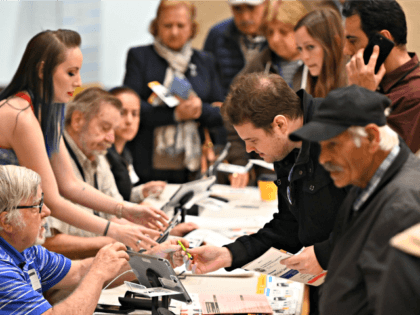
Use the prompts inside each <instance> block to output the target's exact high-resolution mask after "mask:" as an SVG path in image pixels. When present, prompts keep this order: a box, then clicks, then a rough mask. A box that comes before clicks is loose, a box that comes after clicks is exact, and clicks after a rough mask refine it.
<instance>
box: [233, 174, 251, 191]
mask: <svg viewBox="0 0 420 315" xmlns="http://www.w3.org/2000/svg"><path fill="white" fill-rule="evenodd" d="M229 181H230V186H232V187H233V188H244V187H246V185H248V182H249V173H233V174H230V175H229Z"/></svg>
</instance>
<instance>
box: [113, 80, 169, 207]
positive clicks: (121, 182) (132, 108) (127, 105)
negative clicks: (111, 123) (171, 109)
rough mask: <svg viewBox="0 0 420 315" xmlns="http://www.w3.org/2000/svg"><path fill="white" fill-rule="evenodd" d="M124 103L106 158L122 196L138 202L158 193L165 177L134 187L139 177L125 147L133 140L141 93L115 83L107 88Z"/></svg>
mask: <svg viewBox="0 0 420 315" xmlns="http://www.w3.org/2000/svg"><path fill="white" fill-rule="evenodd" d="M109 93H111V94H112V95H114V96H115V97H116V98H118V99H119V100H120V101H121V104H122V106H123V109H122V115H121V116H122V119H121V122H120V125H119V126H118V128H117V129H116V130H115V141H114V145H113V146H112V147H111V148H109V149H108V153H107V154H106V158H107V159H108V162H109V164H110V166H111V171H112V174H113V175H114V178H115V183H116V184H117V187H118V191H119V192H120V194H121V195H122V196H123V198H124V200H127V201H132V202H136V203H139V202H141V201H143V199H144V198H147V197H148V196H150V195H154V196H159V195H160V193H161V192H162V190H163V189H164V188H165V186H166V183H165V182H164V181H151V182H148V183H145V184H142V185H139V186H135V187H133V185H134V184H136V183H137V182H138V181H139V178H138V176H137V174H136V172H135V171H134V168H133V158H132V156H131V152H130V151H129V150H128V148H127V147H126V144H127V142H128V141H131V140H133V138H134V137H135V136H136V134H137V131H138V130H139V126H140V105H141V102H140V97H139V96H138V95H137V93H136V92H135V91H134V90H133V89H131V88H129V87H124V86H122V87H116V88H113V89H112V90H110V91H109Z"/></svg>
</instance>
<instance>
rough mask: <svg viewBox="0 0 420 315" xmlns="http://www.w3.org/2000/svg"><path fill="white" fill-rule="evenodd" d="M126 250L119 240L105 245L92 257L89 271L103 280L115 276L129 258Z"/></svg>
mask: <svg viewBox="0 0 420 315" xmlns="http://www.w3.org/2000/svg"><path fill="white" fill-rule="evenodd" d="M126 250H127V247H125V245H124V244H122V243H119V242H115V243H113V244H108V245H105V246H104V247H102V248H101V249H100V250H99V251H98V253H97V254H96V256H95V258H94V259H93V262H92V265H91V267H90V271H89V272H95V273H96V274H97V276H98V277H99V278H102V279H103V281H104V282H105V281H107V280H111V279H113V278H115V276H117V275H118V272H119V271H120V270H121V268H122V267H123V266H124V265H125V264H126V263H127V261H128V260H129V259H130V257H129V256H128V254H127V252H126Z"/></svg>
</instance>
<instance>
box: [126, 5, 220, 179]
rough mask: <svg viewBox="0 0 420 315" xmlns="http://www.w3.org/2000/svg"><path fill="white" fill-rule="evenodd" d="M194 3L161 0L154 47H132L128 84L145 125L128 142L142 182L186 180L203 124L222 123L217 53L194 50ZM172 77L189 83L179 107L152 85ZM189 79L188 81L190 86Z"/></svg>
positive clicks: (193, 169) (197, 156) (195, 163)
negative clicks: (136, 96)
mask: <svg viewBox="0 0 420 315" xmlns="http://www.w3.org/2000/svg"><path fill="white" fill-rule="evenodd" d="M195 14H196V9H195V6H194V4H193V3H192V2H189V1H167V0H162V1H161V2H160V4H159V7H158V11H157V16H156V18H155V19H154V20H153V21H152V22H151V25H150V33H151V34H152V35H153V36H154V42H153V44H152V45H148V46H140V47H134V48H131V49H130V50H129V52H128V56H127V65H126V74H125V78H124V85H126V86H129V87H131V88H132V89H133V90H135V91H136V92H137V93H138V94H139V95H140V97H141V101H142V105H141V122H142V123H141V125H140V128H139V132H138V134H137V136H136V137H135V138H134V140H133V141H132V142H131V143H129V144H128V147H129V149H130V150H131V153H132V155H133V162H134V168H135V170H136V173H137V174H138V175H139V177H140V183H145V182H148V181H151V180H165V181H167V182H169V183H184V182H187V181H189V180H191V179H194V177H195V176H196V175H197V172H198V171H199V170H200V160H201V140H200V139H201V137H200V134H202V132H201V131H202V128H204V127H208V128H211V127H217V126H222V125H223V121H222V117H221V114H220V110H219V108H218V107H215V106H212V103H214V102H219V101H223V94H222V90H221V87H220V84H219V80H218V77H217V74H216V69H215V64H214V60H213V57H212V56H211V55H209V54H208V53H205V52H202V51H198V50H195V49H193V48H192V47H191V43H190V40H191V39H192V38H193V37H194V36H195V34H196V33H197V28H198V26H197V23H196V22H195V21H194V19H195ZM174 79H176V80H177V82H184V83H185V82H187V85H189V84H190V85H191V89H189V92H188V96H183V97H184V98H182V97H179V96H177V97H178V99H179V105H178V106H176V107H175V108H171V107H168V106H167V105H166V104H165V103H164V102H163V101H162V100H161V99H160V98H159V97H157V96H156V95H155V94H154V93H153V91H152V90H151V89H150V88H149V87H148V83H149V82H152V81H158V82H159V83H161V84H162V85H164V86H165V87H166V88H168V89H170V88H171V86H172V83H173V82H174ZM188 82H189V84H188Z"/></svg>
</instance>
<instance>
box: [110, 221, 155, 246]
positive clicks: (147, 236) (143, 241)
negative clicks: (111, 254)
mask: <svg viewBox="0 0 420 315" xmlns="http://www.w3.org/2000/svg"><path fill="white" fill-rule="evenodd" d="M160 235H161V233H160V232H159V231H156V230H152V229H149V228H146V227H144V226H141V225H134V224H125V225H123V224H117V223H112V224H111V225H110V226H109V230H108V236H110V237H112V238H114V239H116V240H118V241H119V242H121V243H124V244H126V245H127V246H130V247H131V248H132V249H133V250H140V249H142V248H146V249H147V248H150V247H151V246H156V245H157V244H158V243H156V242H155V241H154V240H153V239H152V238H157V237H159V236H160Z"/></svg>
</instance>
